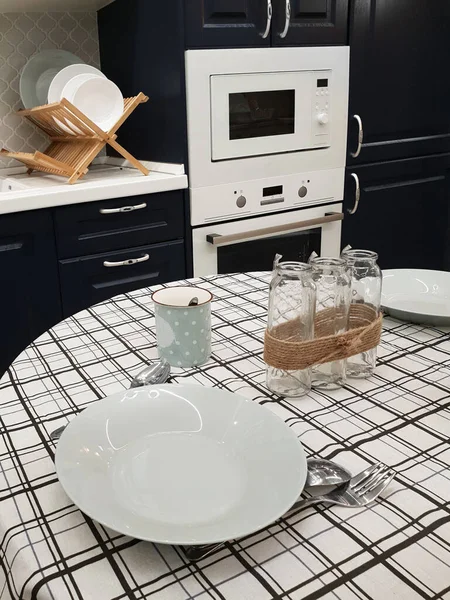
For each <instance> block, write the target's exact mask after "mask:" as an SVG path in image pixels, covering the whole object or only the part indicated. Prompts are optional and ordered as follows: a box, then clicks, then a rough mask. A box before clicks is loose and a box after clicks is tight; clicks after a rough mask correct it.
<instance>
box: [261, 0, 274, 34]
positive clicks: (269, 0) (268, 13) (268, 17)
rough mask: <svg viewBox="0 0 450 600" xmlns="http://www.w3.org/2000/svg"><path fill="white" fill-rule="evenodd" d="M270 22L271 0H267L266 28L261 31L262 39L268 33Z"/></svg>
mask: <svg viewBox="0 0 450 600" xmlns="http://www.w3.org/2000/svg"><path fill="white" fill-rule="evenodd" d="M271 23H272V0H267V21H266V29H265V31H264V33H261V34H260V35H261V37H262V39H263V40H265V39H266V37H267V36H268V35H269V31H270V25H271Z"/></svg>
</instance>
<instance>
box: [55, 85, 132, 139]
mask: <svg viewBox="0 0 450 600" xmlns="http://www.w3.org/2000/svg"><path fill="white" fill-rule="evenodd" d="M62 97H63V98H67V100H69V102H72V104H73V105H74V106H76V107H77V108H78V109H80V110H81V111H82V112H83V113H84V114H85V115H86V116H87V117H89V119H91V121H93V122H94V123H95V124H96V125H98V126H99V127H100V129H102V130H103V131H109V130H110V129H111V127H112V126H113V125H115V124H116V123H117V121H118V120H119V119H120V117H121V116H122V114H123V109H124V101H123V96H122V93H121V91H120V90H119V88H118V87H117V85H116V84H115V83H114V82H112V81H111V80H110V79H106V78H104V77H98V76H97V75H95V74H93V73H82V74H80V75H75V77H72V78H71V79H70V80H69V82H68V83H67V84H66V85H65V86H64V89H63V91H62Z"/></svg>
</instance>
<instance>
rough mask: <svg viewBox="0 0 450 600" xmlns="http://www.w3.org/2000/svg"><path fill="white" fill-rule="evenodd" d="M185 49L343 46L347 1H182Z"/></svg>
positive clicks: (345, 34) (345, 37) (345, 36)
mask: <svg viewBox="0 0 450 600" xmlns="http://www.w3.org/2000/svg"><path fill="white" fill-rule="evenodd" d="M185 14H186V17H185V18H186V48H240V47H252V46H270V45H272V46H303V45H313V46H322V45H328V46H330V45H339V44H346V43H347V22H348V18H347V17H348V0H189V2H188V1H187V0H186V2H185Z"/></svg>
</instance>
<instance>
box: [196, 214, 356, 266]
mask: <svg viewBox="0 0 450 600" xmlns="http://www.w3.org/2000/svg"><path fill="white" fill-rule="evenodd" d="M343 218H344V214H343V212H342V204H332V205H328V206H325V207H323V206H322V207H317V208H310V209H303V210H295V211H290V212H286V213H278V214H270V215H267V216H264V217H257V218H251V219H244V220H240V221H233V222H231V223H230V222H228V223H222V224H211V225H208V226H205V227H198V228H196V229H194V230H193V232H192V239H193V252H194V275H195V276H196V277H200V276H203V275H213V274H216V273H221V274H225V273H236V272H244V271H270V270H271V269H272V264H273V259H274V256H275V254H277V253H278V254H281V255H282V256H283V259H284V260H297V261H298V260H299V261H302V262H305V261H307V260H308V258H309V256H310V254H311V253H312V252H313V251H315V252H317V254H320V255H322V256H334V257H336V256H339V253H340V244H341V222H342V219H343Z"/></svg>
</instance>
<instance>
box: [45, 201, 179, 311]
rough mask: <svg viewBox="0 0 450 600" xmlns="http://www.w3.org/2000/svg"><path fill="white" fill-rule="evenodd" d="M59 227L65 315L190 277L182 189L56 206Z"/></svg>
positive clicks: (57, 231) (60, 271)
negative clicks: (114, 297)
mask: <svg viewBox="0 0 450 600" xmlns="http://www.w3.org/2000/svg"><path fill="white" fill-rule="evenodd" d="M55 228H56V239H57V249H58V250H57V251H58V259H59V273H60V279H61V297H62V307H63V315H64V317H68V316H70V315H72V314H74V313H76V312H79V311H80V310H83V309H84V308H88V307H89V306H92V305H93V304H97V303H98V302H101V301H103V300H107V299H108V298H112V297H113V296H116V295H117V294H122V293H124V292H130V291H132V290H135V289H138V288H142V287H147V286H150V285H155V284H157V283H165V282H167V281H171V280H176V279H183V278H184V277H186V259H185V240H184V232H185V225H184V192H183V191H182V190H175V191H169V192H163V193H156V194H145V195H141V196H133V197H129V198H116V199H112V200H103V201H101V202H89V203H86V204H75V205H72V206H68V207H58V208H56V209H55Z"/></svg>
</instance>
